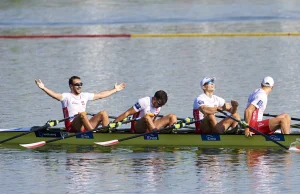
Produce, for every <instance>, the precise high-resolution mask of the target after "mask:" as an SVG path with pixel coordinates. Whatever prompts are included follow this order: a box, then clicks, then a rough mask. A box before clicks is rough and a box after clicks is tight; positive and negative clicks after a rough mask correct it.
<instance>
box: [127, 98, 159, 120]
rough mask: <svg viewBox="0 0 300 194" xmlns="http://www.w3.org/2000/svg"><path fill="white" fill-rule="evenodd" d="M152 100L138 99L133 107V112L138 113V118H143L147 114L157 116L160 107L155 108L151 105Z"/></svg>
mask: <svg viewBox="0 0 300 194" xmlns="http://www.w3.org/2000/svg"><path fill="white" fill-rule="evenodd" d="M152 98H153V97H144V98H140V99H139V100H138V101H137V103H135V104H134V105H133V108H134V110H135V111H136V112H139V115H138V117H143V116H145V115H146V114H147V113H153V114H155V115H158V114H159V112H160V109H161V107H159V108H155V107H154V106H153V104H152Z"/></svg>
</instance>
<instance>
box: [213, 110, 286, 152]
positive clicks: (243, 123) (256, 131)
mask: <svg viewBox="0 0 300 194" xmlns="http://www.w3.org/2000/svg"><path fill="white" fill-rule="evenodd" d="M218 111H219V112H220V113H223V114H224V115H225V116H227V117H230V118H231V119H232V120H235V121H236V122H238V123H240V124H241V125H243V126H244V127H248V128H250V129H251V130H252V131H254V132H255V133H258V134H260V135H262V136H264V137H265V138H267V139H269V140H271V141H272V142H274V143H276V144H277V145H279V146H281V147H282V148H284V149H286V150H289V148H288V147H286V146H285V145H282V144H281V143H279V142H278V141H275V140H274V139H272V138H271V137H269V136H268V135H266V134H263V133H262V132H260V131H258V130H256V129H254V128H253V127H251V126H249V124H248V123H246V122H242V121H240V120H238V119H236V118H234V117H233V116H231V115H230V114H228V113H227V112H224V111H222V110H219V109H218Z"/></svg>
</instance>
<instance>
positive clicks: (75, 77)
mask: <svg viewBox="0 0 300 194" xmlns="http://www.w3.org/2000/svg"><path fill="white" fill-rule="evenodd" d="M74 79H80V77H78V76H75V75H74V76H72V77H70V79H69V85H71V84H73V80H74Z"/></svg>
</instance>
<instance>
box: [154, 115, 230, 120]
mask: <svg viewBox="0 0 300 194" xmlns="http://www.w3.org/2000/svg"><path fill="white" fill-rule="evenodd" d="M164 116H165V115H157V117H164ZM215 116H216V117H217V118H223V119H224V118H226V117H225V116H223V115H215ZM177 119H178V120H180V121H184V120H185V119H186V118H181V117H177Z"/></svg>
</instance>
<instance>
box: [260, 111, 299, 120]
mask: <svg viewBox="0 0 300 194" xmlns="http://www.w3.org/2000/svg"><path fill="white" fill-rule="evenodd" d="M264 116H266V117H277V116H278V115H272V114H269V113H264ZM291 120H293V121H300V119H299V118H295V117H291Z"/></svg>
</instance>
